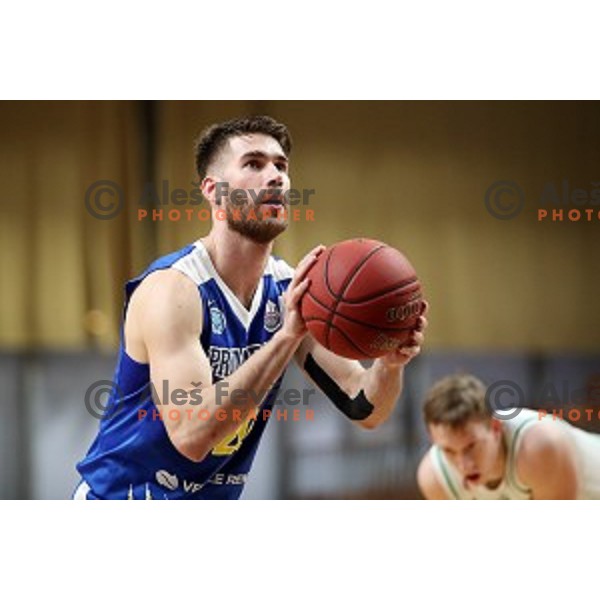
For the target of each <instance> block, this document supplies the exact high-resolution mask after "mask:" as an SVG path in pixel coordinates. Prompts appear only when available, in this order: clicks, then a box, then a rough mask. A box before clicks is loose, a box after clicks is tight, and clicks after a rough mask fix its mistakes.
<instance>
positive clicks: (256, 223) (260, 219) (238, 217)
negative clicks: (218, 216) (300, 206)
mask: <svg viewBox="0 0 600 600" xmlns="http://www.w3.org/2000/svg"><path fill="white" fill-rule="evenodd" d="M284 209H285V210H286V211H287V206H286V205H284ZM251 210H253V211H254V214H255V215H256V219H250V220H249V219H248V215H249V214H250V211H251ZM276 210H277V209H276V208H275V207H273V206H268V205H265V204H262V205H254V204H244V205H243V206H235V207H232V205H231V203H229V202H227V203H226V204H225V214H226V215H227V225H228V226H229V229H231V230H232V231H236V232H237V233H239V234H240V235H242V236H244V237H245V238H248V239H249V240H252V241H253V242H256V243H257V244H268V243H269V242H272V241H273V240H274V239H275V238H276V237H277V236H278V235H279V234H280V233H283V232H284V231H285V230H286V229H287V226H288V220H287V215H286V216H285V218H283V217H282V216H281V213H275V212H274V211H276ZM265 211H267V212H266V214H268V215H271V214H272V215H275V216H269V217H268V218H266V217H265V216H263V215H264V214H265Z"/></svg>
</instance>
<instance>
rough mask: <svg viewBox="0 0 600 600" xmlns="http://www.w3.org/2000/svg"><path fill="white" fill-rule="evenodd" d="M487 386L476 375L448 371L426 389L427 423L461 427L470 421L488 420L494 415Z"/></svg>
mask: <svg viewBox="0 0 600 600" xmlns="http://www.w3.org/2000/svg"><path fill="white" fill-rule="evenodd" d="M485 396H486V386H485V384H484V383H483V382H482V381H481V380H480V379H478V378H477V377H474V376H473V375H467V374H459V375H449V376H448V377H444V378H443V379H441V380H440V381H438V382H437V383H436V384H435V385H434V386H433V387H432V388H431V389H430V390H429V392H428V393H427V397H426V399H425V405H424V406H423V416H424V418H425V422H426V423H427V425H449V426H450V427H452V428H453V429H454V428H459V427H462V426H463V425H466V423H467V422H468V421H471V420H476V421H488V420H489V419H490V418H491V417H492V411H491V408H490V407H489V406H488V403H487V402H486V398H485Z"/></svg>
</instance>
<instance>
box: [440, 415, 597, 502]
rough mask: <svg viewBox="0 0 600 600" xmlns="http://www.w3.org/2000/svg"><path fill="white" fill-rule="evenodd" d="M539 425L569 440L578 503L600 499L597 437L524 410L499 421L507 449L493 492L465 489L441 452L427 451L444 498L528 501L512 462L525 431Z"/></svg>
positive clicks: (529, 493) (477, 487)
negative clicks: (559, 429)
mask: <svg viewBox="0 0 600 600" xmlns="http://www.w3.org/2000/svg"><path fill="white" fill-rule="evenodd" d="M542 422H544V423H547V422H551V423H554V424H555V425H556V426H557V427H562V428H564V430H565V431H567V432H568V434H569V437H570V438H571V442H572V444H573V449H574V452H575V455H576V461H577V475H578V481H579V490H578V494H577V497H578V499H600V434H594V433H589V432H587V431H584V430H583V429H579V428H577V427H574V426H572V425H570V424H568V423H567V422H565V421H561V420H559V419H555V420H553V417H552V415H551V414H550V415H547V416H545V417H542V418H540V415H539V413H538V411H535V410H528V409H523V410H522V411H521V412H520V413H519V414H518V415H517V416H515V417H514V418H512V419H510V420H506V421H502V429H503V435H504V442H505V444H506V449H507V456H506V466H505V471H504V477H503V478H502V481H501V482H500V484H499V485H498V486H497V487H496V488H494V489H489V488H487V487H486V486H484V485H477V486H472V487H469V488H467V487H466V486H465V485H464V484H463V478H462V477H461V475H460V473H459V472H458V471H457V470H456V469H455V468H454V467H453V466H452V465H451V464H450V462H449V461H448V460H447V459H446V456H445V455H444V452H443V451H442V450H441V449H440V448H439V447H438V446H436V445H434V446H432V447H431V449H430V450H429V452H430V456H431V464H432V465H433V468H434V470H435V473H436V476H437V478H438V480H439V481H440V482H441V483H442V485H443V487H444V489H445V490H446V493H447V494H448V497H449V498H452V499H455V500H530V499H531V497H532V493H531V490H530V489H528V488H527V486H526V485H525V484H523V483H522V482H521V481H519V478H518V475H517V471H516V459H517V456H518V454H519V448H520V446H521V442H522V440H523V434H524V433H525V431H527V430H528V429H529V428H530V427H535V426H536V425H537V424H539V423H542ZM548 476H549V477H552V473H548Z"/></svg>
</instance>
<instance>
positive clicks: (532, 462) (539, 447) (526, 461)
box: [517, 422, 571, 469]
mask: <svg viewBox="0 0 600 600" xmlns="http://www.w3.org/2000/svg"><path fill="white" fill-rule="evenodd" d="M570 450H571V444H570V442H569V438H568V436H567V434H566V432H565V430H564V429H563V428H562V427H560V426H559V425H558V424H557V423H553V422H548V423H544V422H540V423H536V424H535V425H533V426H531V427H529V428H528V429H527V430H525V432H524V433H523V438H522V440H521V445H520V447H519V454H518V456H517V468H519V467H523V468H525V469H528V468H532V467H533V468H537V467H539V466H540V465H541V464H542V463H547V462H548V460H549V459H551V458H552V457H554V456H556V455H558V454H562V453H564V452H570Z"/></svg>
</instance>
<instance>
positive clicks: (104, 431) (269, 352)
mask: <svg viewBox="0 0 600 600" xmlns="http://www.w3.org/2000/svg"><path fill="white" fill-rule="evenodd" d="M291 145H292V144H291V139H290V136H289V133H288V131H287V128H286V127H285V126H284V125H282V124H280V123H277V122H276V121H274V120H273V119H271V118H269V117H252V118H247V119H235V120H232V121H228V122H225V123H221V124H217V125H213V126H211V127H209V128H208V129H207V130H206V131H205V132H204V133H203V135H202V136H201V137H200V139H199V141H198V143H197V150H196V167H197V171H198V175H199V180H200V181H201V190H202V193H203V195H204V197H205V198H206V199H207V200H208V201H209V203H210V206H211V210H212V216H213V223H212V229H211V231H210V233H209V234H208V236H207V237H205V238H203V239H200V240H198V241H197V242H195V243H194V244H191V245H189V246H186V247H185V248H183V249H182V250H179V251H178V252H175V253H173V254H170V255H168V256H165V257H163V258H160V259H159V260H157V261H155V262H154V263H153V264H152V265H150V267H149V268H148V269H147V270H146V271H145V272H144V273H143V274H142V275H140V276H139V277H137V278H135V279H133V280H131V281H130V282H129V283H128V284H127V285H126V300H125V321H124V326H123V335H122V341H121V347H120V350H119V359H118V364H117V368H116V372H115V377H114V382H115V384H116V385H115V391H114V393H113V394H112V396H111V398H110V401H109V404H108V407H107V414H106V415H105V418H104V419H103V420H102V422H101V425H100V431H99V433H98V435H97V437H96V439H95V441H94V443H93V444H92V446H91V448H90V450H89V451H88V454H87V456H86V457H85V458H84V459H83V460H82V461H81V462H80V463H79V464H78V466H77V468H78V471H79V473H80V474H81V477H82V480H81V482H80V484H79V486H78V488H77V490H76V491H75V494H74V496H75V498H78V499H79V498H81V499H84V498H89V499H118V498H122V499H125V498H128V499H144V498H146V499H163V498H164V499H172V498H180V499H204V498H207V499H212V498H216V499H235V498H238V497H239V496H240V494H241V493H242V490H243V486H244V483H245V482H246V479H247V476H248V472H249V470H250V467H251V464H252V461H253V459H254V455H255V453H256V449H257V446H258V442H259V440H260V437H261V435H262V433H263V430H264V428H265V425H266V420H267V418H268V414H270V413H269V411H270V409H271V408H272V407H273V403H274V400H275V396H276V394H277V391H278V388H279V385H280V382H281V378H282V375H283V373H284V370H285V368H286V366H287V365H288V363H289V362H290V360H291V359H292V358H295V359H296V360H297V361H298V364H299V366H300V367H301V368H302V369H304V371H305V373H306V374H307V375H308V376H309V377H310V378H311V379H312V380H313V381H314V382H315V383H316V384H317V385H318V386H319V387H320V388H321V389H322V390H323V391H324V392H325V393H326V394H327V395H328V397H329V398H330V399H331V400H332V401H333V402H334V403H335V405H336V406H337V407H338V408H339V409H340V410H341V411H342V412H343V413H344V414H345V415H346V416H347V417H348V418H350V419H352V420H353V421H355V422H356V423H358V424H359V425H361V426H362V427H365V428H367V429H371V428H374V427H376V426H377V425H379V424H380V423H382V422H383V421H385V420H386V419H387V418H388V416H389V415H390V414H391V412H392V410H393V408H394V405H395V403H396V400H397V399H398V397H399V396H400V394H401V391H402V378H403V373H404V367H405V365H406V364H407V363H408V362H409V361H410V360H411V359H412V358H413V357H414V356H416V355H417V354H418V352H419V349H420V345H421V343H422V342H423V330H424V328H425V326H426V324H427V323H426V319H425V317H424V316H423V317H421V318H420V319H419V321H418V323H417V327H416V329H415V331H414V332H413V334H412V336H411V338H410V340H409V344H408V345H407V346H406V347H401V348H397V349H396V350H395V351H393V352H391V353H390V354H388V355H386V356H384V357H382V358H380V359H377V360H375V361H374V363H373V365H372V366H371V367H370V368H368V369H364V368H363V367H362V366H361V364H360V363H359V362H358V361H353V360H348V359H345V358H341V357H339V356H336V355H334V354H333V353H331V352H330V351H328V350H326V349H325V348H323V347H322V346H320V345H319V344H317V343H316V342H315V341H314V339H313V338H311V337H310V336H307V328H306V325H305V323H304V321H303V319H302V315H301V313H300V310H299V302H300V300H301V298H302V295H303V293H304V292H305V291H306V290H307V287H308V283H309V282H308V280H307V279H306V278H305V275H306V273H307V271H308V270H309V269H310V267H311V266H312V265H313V264H314V262H315V261H316V260H317V257H318V256H319V254H320V252H321V251H322V250H323V247H322V246H319V247H317V248H315V249H314V250H312V251H311V252H310V253H309V254H307V255H306V256H305V257H304V258H303V259H302V260H301V261H300V263H299V264H298V266H297V267H296V269H295V270H294V269H292V268H291V267H290V266H289V265H287V264H286V263H285V262H284V261H283V260H279V259H277V258H275V257H273V256H272V255H271V250H272V247H273V241H274V240H275V238H276V237H277V236H278V235H279V234H280V233H282V232H283V231H284V230H285V229H286V227H287V224H288V223H287V217H286V216H285V211H284V209H285V208H286V207H287V205H288V199H287V197H286V196H285V192H286V191H287V190H289V189H290V177H289V154H290V151H291ZM224 183H226V184H228V185H227V190H228V191H229V192H232V191H233V190H234V189H238V190H244V191H245V194H242V197H241V198H240V197H236V198H235V199H233V198H232V197H230V196H228V195H224V194H223V191H224ZM244 196H245V197H244ZM259 209H260V211H259ZM219 211H222V212H224V218H220V217H219ZM257 215H258V218H257ZM151 387H152V388H153V393H149V389H150V388H151ZM175 390H177V392H176V393H175ZM258 408H260V411H259V412H258V414H257V409H258ZM202 411H204V412H202ZM201 415H203V416H201ZM207 415H208V418H207Z"/></svg>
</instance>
